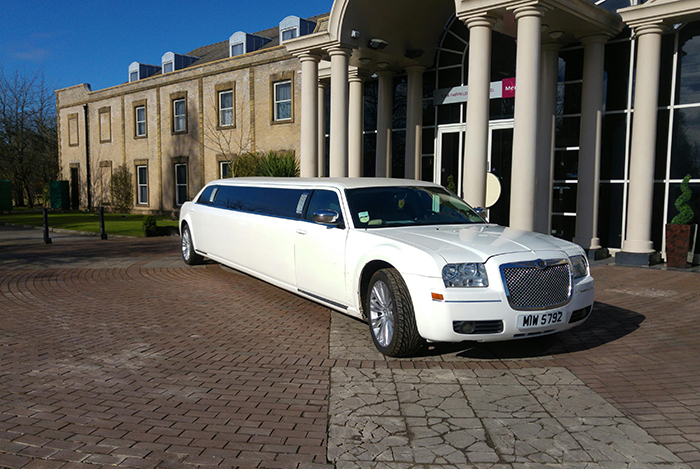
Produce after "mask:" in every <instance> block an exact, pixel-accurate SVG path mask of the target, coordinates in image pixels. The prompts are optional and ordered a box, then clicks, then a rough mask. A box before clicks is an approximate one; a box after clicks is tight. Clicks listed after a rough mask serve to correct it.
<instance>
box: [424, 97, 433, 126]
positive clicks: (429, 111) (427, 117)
mask: <svg viewBox="0 0 700 469" xmlns="http://www.w3.org/2000/svg"><path fill="white" fill-rule="evenodd" d="M423 125H435V106H433V100H432V99H424V100H423Z"/></svg>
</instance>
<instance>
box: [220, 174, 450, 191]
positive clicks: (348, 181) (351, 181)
mask: <svg viewBox="0 0 700 469" xmlns="http://www.w3.org/2000/svg"><path fill="white" fill-rule="evenodd" d="M208 185H220V186H243V185H245V186H280V187H281V186H287V187H289V186H301V187H311V188H313V187H336V188H339V189H358V188H362V187H392V186H393V187H397V186H433V187H439V185H438V184H434V183H432V182H426V181H417V180H414V179H398V178H372V177H364V178H271V177H242V178H227V179H218V180H216V181H212V182H210V183H209V184H208Z"/></svg>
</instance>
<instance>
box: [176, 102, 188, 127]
mask: <svg viewBox="0 0 700 469" xmlns="http://www.w3.org/2000/svg"><path fill="white" fill-rule="evenodd" d="M173 132H187V104H186V102H185V98H181V99H175V100H173Z"/></svg>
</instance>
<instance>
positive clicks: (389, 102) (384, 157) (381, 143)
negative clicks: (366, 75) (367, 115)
mask: <svg viewBox="0 0 700 469" xmlns="http://www.w3.org/2000/svg"><path fill="white" fill-rule="evenodd" d="M377 78H379V84H378V90H377V162H376V166H375V168H376V169H375V175H376V176H377V177H391V119H392V116H393V114H394V72H390V71H381V72H377Z"/></svg>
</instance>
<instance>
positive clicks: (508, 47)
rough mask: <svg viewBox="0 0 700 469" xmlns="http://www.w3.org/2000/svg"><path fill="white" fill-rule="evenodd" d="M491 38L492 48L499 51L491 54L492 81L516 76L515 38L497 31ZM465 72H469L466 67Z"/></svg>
mask: <svg viewBox="0 0 700 469" xmlns="http://www.w3.org/2000/svg"><path fill="white" fill-rule="evenodd" d="M491 38H492V46H491V50H493V51H498V52H497V53H492V54H491V81H500V80H503V79H504V78H514V77H515V56H516V46H515V39H514V38H512V37H510V36H506V35H505V34H501V33H499V32H496V31H494V32H493V34H492V36H491ZM467 62H468V60H467ZM464 73H465V74H466V73H467V71H466V67H465V71H464ZM465 80H466V78H465Z"/></svg>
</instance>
